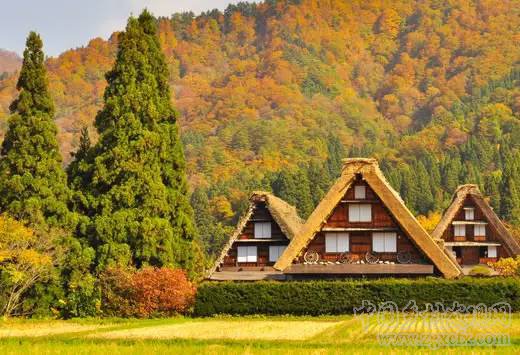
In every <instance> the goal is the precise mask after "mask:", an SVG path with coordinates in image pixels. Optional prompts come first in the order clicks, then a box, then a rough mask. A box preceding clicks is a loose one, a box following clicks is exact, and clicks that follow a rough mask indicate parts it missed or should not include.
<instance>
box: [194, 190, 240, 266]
mask: <svg viewBox="0 0 520 355" xmlns="http://www.w3.org/2000/svg"><path fill="white" fill-rule="evenodd" d="M191 206H192V207H193V210H194V211H195V223H196V225H197V229H198V231H199V235H200V239H201V241H202V243H203V244H204V249H205V252H206V254H207V255H208V256H209V257H210V258H211V259H213V258H215V257H216V256H218V253H219V252H220V251H221V250H222V247H223V246H224V243H225V242H226V239H227V237H228V236H229V234H230V233H231V229H232V228H230V227H225V226H224V225H222V223H220V222H219V221H217V219H216V218H215V217H213V215H212V214H211V207H210V203H209V199H208V195H207V194H206V192H205V191H204V190H203V189H202V188H196V189H195V191H193V194H192V195H191Z"/></svg>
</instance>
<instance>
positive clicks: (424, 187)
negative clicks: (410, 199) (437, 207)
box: [415, 161, 434, 215]
mask: <svg viewBox="0 0 520 355" xmlns="http://www.w3.org/2000/svg"><path fill="white" fill-rule="evenodd" d="M415 176H416V179H417V180H416V181H417V200H416V208H417V212H419V213H421V214H423V215H426V214H427V213H428V212H430V211H432V210H433V206H434V202H433V195H432V190H431V187H430V178H429V175H428V172H427V171H426V167H425V166H424V164H423V163H422V162H421V161H419V162H418V163H417V164H416V165H415Z"/></svg>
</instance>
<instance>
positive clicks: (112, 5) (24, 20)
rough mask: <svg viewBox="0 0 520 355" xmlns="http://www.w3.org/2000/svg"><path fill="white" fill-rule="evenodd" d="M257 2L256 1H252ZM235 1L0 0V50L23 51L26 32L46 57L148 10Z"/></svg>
mask: <svg viewBox="0 0 520 355" xmlns="http://www.w3.org/2000/svg"><path fill="white" fill-rule="evenodd" d="M253 1H257V2H258V0H253ZM237 2H239V1H238V0H2V4H1V6H0V8H1V9H0V48H4V49H8V50H11V51H15V52H17V53H19V54H21V53H22V52H23V47H24V44H25V38H26V37H27V34H28V33H29V31H31V30H34V31H37V32H39V33H40V34H41V35H42V37H43V42H44V45H45V47H44V50H45V52H46V54H47V55H49V56H56V55H58V54H60V53H61V52H63V51H65V50H67V49H70V48H76V47H81V46H84V45H86V44H87V43H88V41H89V40H90V39H92V38H94V37H102V38H105V39H106V38H108V37H109V36H110V34H111V33H112V32H114V31H117V30H121V29H123V28H124V26H125V24H126V20H127V18H128V16H129V15H130V14H134V15H138V14H139V13H140V12H141V10H142V9H143V8H145V7H146V8H148V9H149V10H150V11H151V12H152V13H154V14H155V15H156V16H169V15H171V14H172V13H174V12H181V11H193V12H195V13H200V12H201V11H206V10H211V9H214V8H218V9H221V10H223V9H225V8H226V6H227V5H228V4H230V3H237Z"/></svg>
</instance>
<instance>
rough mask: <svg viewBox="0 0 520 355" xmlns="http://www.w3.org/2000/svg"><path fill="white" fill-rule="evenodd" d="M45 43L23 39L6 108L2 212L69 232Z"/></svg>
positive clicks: (67, 195)
mask: <svg viewBox="0 0 520 355" xmlns="http://www.w3.org/2000/svg"><path fill="white" fill-rule="evenodd" d="M42 47H43V43H42V40H41V38H40V36H39V35H38V34H36V33H35V32H31V33H30V34H29V36H28V38H27V42H26V49H25V51H24V55H23V56H24V58H23V65H22V69H21V71H20V77H19V79H18V83H17V85H16V87H17V89H18V91H19V92H20V94H19V96H18V98H16V99H15V100H14V101H13V102H12V104H11V105H10V107H9V109H10V111H11V114H12V115H11V116H10V118H9V123H8V128H7V133H6V135H5V139H4V141H3V143H2V150H1V158H0V208H1V210H2V212H7V213H9V214H10V215H12V216H14V217H15V218H17V219H21V220H25V221H26V222H28V223H29V224H31V225H32V226H34V227H38V228H42V229H48V228H50V227H58V228H65V229H69V230H71V229H72V228H74V227H75V221H76V218H74V216H73V215H72V214H71V213H69V209H68V203H69V201H70V190H69V189H68V187H67V179H66V175H65V172H64V171H63V168H62V166H61V164H62V158H61V155H60V151H59V146H58V140H57V138H56V135H57V128H56V125H55V124H54V120H53V117H54V104H53V102H52V99H51V96H50V94H49V90H48V87H47V78H46V70H45V66H44V59H45V58H44V54H43V51H42Z"/></svg>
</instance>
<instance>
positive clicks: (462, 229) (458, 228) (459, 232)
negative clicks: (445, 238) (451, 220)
mask: <svg viewBox="0 0 520 355" xmlns="http://www.w3.org/2000/svg"><path fill="white" fill-rule="evenodd" d="M453 236H454V237H465V236H466V225H465V224H456V225H454V226H453Z"/></svg>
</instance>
